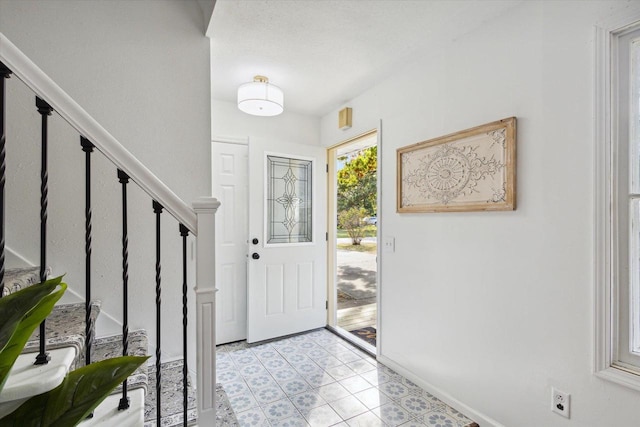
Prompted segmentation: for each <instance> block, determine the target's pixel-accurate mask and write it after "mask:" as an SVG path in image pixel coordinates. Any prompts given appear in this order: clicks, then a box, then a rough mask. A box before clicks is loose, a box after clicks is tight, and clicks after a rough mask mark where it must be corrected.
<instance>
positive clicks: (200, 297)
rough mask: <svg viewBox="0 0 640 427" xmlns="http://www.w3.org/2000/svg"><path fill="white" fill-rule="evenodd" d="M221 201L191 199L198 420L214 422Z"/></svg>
mask: <svg viewBox="0 0 640 427" xmlns="http://www.w3.org/2000/svg"><path fill="white" fill-rule="evenodd" d="M219 206H220V202H219V201H217V200H216V199H214V198H213V197H201V198H200V199H198V200H196V201H194V202H193V209H194V211H195V212H196V215H197V220H198V237H197V240H196V287H195V294H196V370H197V382H196V392H197V404H198V424H199V425H202V426H213V425H215V422H216V403H215V399H216V390H215V388H216V338H215V332H216V314H215V312H216V301H215V294H216V286H215V277H216V275H215V229H216V227H215V213H216V211H217V209H218V207H219Z"/></svg>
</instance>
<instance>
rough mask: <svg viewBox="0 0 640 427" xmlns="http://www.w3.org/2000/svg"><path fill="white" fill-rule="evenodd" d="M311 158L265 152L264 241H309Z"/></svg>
mask: <svg viewBox="0 0 640 427" xmlns="http://www.w3.org/2000/svg"><path fill="white" fill-rule="evenodd" d="M312 172H313V171H312V161H311V160H304V159H293V158H287V157H280V156H275V155H267V168H266V174H267V190H266V194H267V200H266V206H265V210H266V221H267V227H266V234H267V235H266V243H267V244H288V243H310V242H312V241H313V224H312V217H313V209H312V196H313V194H312V187H313V186H312V184H313V182H312V176H313V174H312Z"/></svg>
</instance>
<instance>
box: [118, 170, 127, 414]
mask: <svg viewBox="0 0 640 427" xmlns="http://www.w3.org/2000/svg"><path fill="white" fill-rule="evenodd" d="M118 180H119V181H120V184H122V355H123V356H127V355H128V354H129V231H128V227H127V184H128V183H129V175H127V174H126V173H124V172H123V171H122V170H121V169H118ZM128 408H129V397H128V396H127V380H126V379H125V380H124V382H123V383H122V398H121V399H120V403H119V404H118V410H123V409H128Z"/></svg>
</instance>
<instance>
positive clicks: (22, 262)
mask: <svg viewBox="0 0 640 427" xmlns="http://www.w3.org/2000/svg"><path fill="white" fill-rule="evenodd" d="M4 252H5V257H6V258H5V265H6V266H7V268H14V267H35V266H36V265H35V264H34V263H32V262H31V261H29V260H28V259H27V258H25V257H24V256H22V255H21V254H19V253H18V252H16V251H14V250H13V249H11V248H10V247H9V246H5V247H4Z"/></svg>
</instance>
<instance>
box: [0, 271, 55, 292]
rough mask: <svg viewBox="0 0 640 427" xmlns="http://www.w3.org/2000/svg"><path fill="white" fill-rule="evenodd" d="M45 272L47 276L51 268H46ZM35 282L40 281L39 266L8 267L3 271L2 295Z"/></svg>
mask: <svg viewBox="0 0 640 427" xmlns="http://www.w3.org/2000/svg"><path fill="white" fill-rule="evenodd" d="M45 273H46V275H47V276H49V274H50V273H51V269H49V268H47V270H46V272H45ZM36 283H40V267H20V268H8V269H6V270H5V272H4V289H2V296H3V297H4V296H7V295H9V294H12V293H14V292H17V291H19V290H20V289H24V288H28V287H29V286H31V285H35V284H36Z"/></svg>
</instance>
